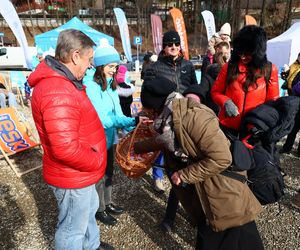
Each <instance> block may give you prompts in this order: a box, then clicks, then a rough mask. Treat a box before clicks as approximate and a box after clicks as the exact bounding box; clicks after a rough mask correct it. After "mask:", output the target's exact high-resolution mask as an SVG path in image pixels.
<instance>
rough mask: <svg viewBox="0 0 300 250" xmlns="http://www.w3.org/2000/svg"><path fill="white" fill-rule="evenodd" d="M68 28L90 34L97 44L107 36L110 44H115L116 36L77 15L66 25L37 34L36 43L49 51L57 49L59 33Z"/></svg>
mask: <svg viewBox="0 0 300 250" xmlns="http://www.w3.org/2000/svg"><path fill="white" fill-rule="evenodd" d="M66 29H77V30H80V31H82V32H83V33H85V34H86V35H88V36H89V37H90V38H91V39H92V40H93V41H94V42H95V43H96V44H97V45H99V41H100V39H101V38H106V39H107V40H108V42H109V44H110V45H112V46H114V38H113V37H111V36H108V35H106V34H103V33H101V32H99V31H97V30H95V29H93V28H91V27H90V26H88V25H87V24H85V23H83V22H81V21H80V19H78V18H77V17H73V18H72V19H71V20H69V21H68V22H67V23H65V24H64V25H62V26H60V27H57V28H56V29H53V30H50V31H47V32H45V33H42V34H39V35H36V36H35V37H34V41H35V45H36V46H37V47H38V48H40V49H42V50H43V51H48V50H49V49H50V47H52V48H53V49H55V47H56V43H57V38H58V35H59V33H60V32H61V31H63V30H66Z"/></svg>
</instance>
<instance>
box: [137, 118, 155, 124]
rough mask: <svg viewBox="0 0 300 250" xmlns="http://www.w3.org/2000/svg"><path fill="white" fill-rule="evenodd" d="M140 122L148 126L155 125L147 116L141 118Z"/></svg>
mask: <svg viewBox="0 0 300 250" xmlns="http://www.w3.org/2000/svg"><path fill="white" fill-rule="evenodd" d="M139 120H140V122H141V123H143V124H145V125H147V124H150V123H153V120H150V119H149V118H148V117H146V116H139Z"/></svg>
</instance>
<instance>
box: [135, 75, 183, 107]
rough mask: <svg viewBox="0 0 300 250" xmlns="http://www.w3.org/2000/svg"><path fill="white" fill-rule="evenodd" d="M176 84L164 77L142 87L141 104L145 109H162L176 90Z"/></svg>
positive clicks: (145, 83)
mask: <svg viewBox="0 0 300 250" xmlns="http://www.w3.org/2000/svg"><path fill="white" fill-rule="evenodd" d="M176 87H177V86H176V84H175V83H173V82H171V81H170V80H169V79H167V78H164V77H156V78H154V79H153V80H151V81H147V82H144V84H143V85H142V92H141V102H142V105H143V107H145V108H151V109H161V108H162V107H163V106H164V103H165V101H166V99H167V97H168V95H169V94H171V93H172V92H174V91H175V90H176Z"/></svg>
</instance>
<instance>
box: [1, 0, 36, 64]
mask: <svg viewBox="0 0 300 250" xmlns="http://www.w3.org/2000/svg"><path fill="white" fill-rule="evenodd" d="M0 13H1V15H2V16H3V17H4V19H5V21H6V22H7V24H8V25H9V27H10V28H11V30H12V32H13V33H14V35H15V37H16V38H17V40H18V43H19V44H20V46H21V48H22V49H23V54H24V56H25V61H26V67H27V68H29V69H31V58H32V55H30V53H29V48H28V43H27V40H26V36H25V33H24V30H23V27H22V24H21V21H20V19H19V17H18V14H17V12H16V10H15V8H14V6H13V5H12V3H11V2H10V1H9V0H1V3H0Z"/></svg>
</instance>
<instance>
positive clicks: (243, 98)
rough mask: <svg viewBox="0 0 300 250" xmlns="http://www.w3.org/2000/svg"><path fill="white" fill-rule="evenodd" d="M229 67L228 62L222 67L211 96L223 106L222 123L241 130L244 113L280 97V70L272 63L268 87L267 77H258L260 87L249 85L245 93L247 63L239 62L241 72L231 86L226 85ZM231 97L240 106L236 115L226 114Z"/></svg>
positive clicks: (220, 114)
mask: <svg viewBox="0 0 300 250" xmlns="http://www.w3.org/2000/svg"><path fill="white" fill-rule="evenodd" d="M227 69H228V63H226V64H225V65H224V66H223V67H222V69H221V71H220V73H219V75H218V77H217V79H216V81H215V83H214V85H213V87H212V89H211V97H212V99H213V101H214V102H215V103H216V104H218V105H219V107H220V108H221V110H220V113H219V120H220V123H221V124H222V125H223V126H225V127H227V128H231V129H235V130H239V128H240V125H241V119H242V115H243V116H244V115H245V114H246V113H247V112H249V111H251V110H252V109H254V108H255V107H257V106H258V105H260V104H263V103H265V102H267V101H269V100H276V99H277V98H278V97H279V84H278V70H277V68H276V66H275V65H272V71H271V76H270V82H269V85H268V87H266V82H265V78H264V77H261V78H258V79H257V85H258V87H257V88H255V87H249V90H248V92H247V93H245V92H244V91H243V83H244V82H245V80H246V73H247V67H246V65H244V64H239V71H240V74H239V75H238V77H237V79H236V80H235V81H233V82H232V83H231V84H230V85H229V86H226V76H227ZM229 99H231V100H232V101H233V102H234V104H235V105H236V106H237V107H238V110H239V113H240V114H239V115H238V116H236V117H227V116H226V114H225V108H224V104H225V102H226V101H227V100H229Z"/></svg>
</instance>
